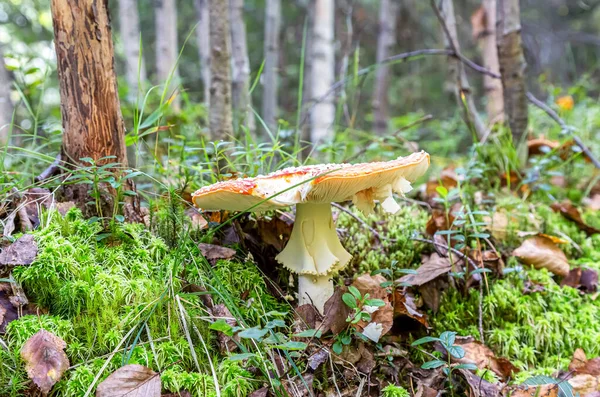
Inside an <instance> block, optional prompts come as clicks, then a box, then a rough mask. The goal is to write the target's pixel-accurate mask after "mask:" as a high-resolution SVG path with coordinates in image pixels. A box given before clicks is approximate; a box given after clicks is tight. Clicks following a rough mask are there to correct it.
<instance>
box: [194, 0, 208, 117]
mask: <svg viewBox="0 0 600 397" xmlns="http://www.w3.org/2000/svg"><path fill="white" fill-rule="evenodd" d="M208 2H209V0H194V5H195V7H196V15H197V17H198V27H197V28H196V40H197V41H198V53H199V55H200V74H201V76H202V85H203V86H204V87H203V88H204V98H203V99H204V104H205V105H206V106H207V107H208V104H209V100H210V38H209V37H210V27H209V26H210V24H209V21H210V20H209V13H208Z"/></svg>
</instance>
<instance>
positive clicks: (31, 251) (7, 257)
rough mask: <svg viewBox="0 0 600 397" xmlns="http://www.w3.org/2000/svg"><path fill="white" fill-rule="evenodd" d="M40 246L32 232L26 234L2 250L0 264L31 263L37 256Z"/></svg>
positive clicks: (18, 264) (16, 264)
mask: <svg viewBox="0 0 600 397" xmlns="http://www.w3.org/2000/svg"><path fill="white" fill-rule="evenodd" d="M37 253H38V247H37V244H36V242H35V239H34V238H33V235H31V234H24V235H23V236H21V237H19V238H18V239H17V241H15V242H14V243H12V244H11V245H9V246H8V247H6V248H4V249H3V250H2V252H0V265H4V266H21V265H30V264H31V263H32V262H33V261H34V260H35V258H36V256H37Z"/></svg>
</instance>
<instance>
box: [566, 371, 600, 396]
mask: <svg viewBox="0 0 600 397" xmlns="http://www.w3.org/2000/svg"><path fill="white" fill-rule="evenodd" d="M568 382H569V384H570V385H571V386H572V387H573V392H574V395H579V396H587V395H588V394H589V393H592V392H594V391H596V390H598V386H599V384H598V378H597V377H595V376H593V375H589V374H581V375H575V376H574V377H572V378H571V379H569V380H568Z"/></svg>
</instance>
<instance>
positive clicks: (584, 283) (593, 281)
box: [560, 267, 598, 293]
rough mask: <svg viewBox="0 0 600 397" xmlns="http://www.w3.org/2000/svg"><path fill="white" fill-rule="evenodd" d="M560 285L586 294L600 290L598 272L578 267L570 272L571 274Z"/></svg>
mask: <svg viewBox="0 0 600 397" xmlns="http://www.w3.org/2000/svg"><path fill="white" fill-rule="evenodd" d="M560 285H561V286H564V285H567V286H569V287H572V288H577V289H579V290H580V291H581V292H584V293H592V292H596V290H597V289H598V272H596V271H595V270H593V269H583V268H581V267H576V268H574V269H571V270H570V271H569V274H568V275H567V277H565V278H564V279H563V280H562V281H561V283H560Z"/></svg>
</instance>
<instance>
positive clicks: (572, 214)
mask: <svg viewBox="0 0 600 397" xmlns="http://www.w3.org/2000/svg"><path fill="white" fill-rule="evenodd" d="M550 207H551V208H552V209H553V210H554V212H558V213H560V214H561V215H562V216H564V217H565V218H567V219H568V220H570V221H573V222H575V223H576V224H577V226H578V227H579V228H580V229H581V230H583V231H584V232H586V233H587V235H588V236H589V235H592V234H596V233H600V230H598V229H596V228H595V227H592V226H589V225H588V224H586V223H585V222H584V221H583V219H582V218H581V213H580V212H579V210H578V209H577V208H576V207H575V206H574V205H573V204H571V202H570V201H569V200H565V201H562V202H560V203H553V204H552V205H551V206H550Z"/></svg>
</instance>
